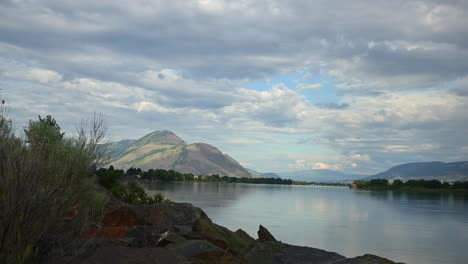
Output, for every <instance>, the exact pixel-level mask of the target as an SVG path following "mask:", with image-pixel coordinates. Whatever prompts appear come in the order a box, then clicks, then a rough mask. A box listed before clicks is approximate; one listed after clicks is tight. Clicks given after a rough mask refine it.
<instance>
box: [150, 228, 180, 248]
mask: <svg viewBox="0 0 468 264" xmlns="http://www.w3.org/2000/svg"><path fill="white" fill-rule="evenodd" d="M184 241H186V239H185V238H183V237H181V236H179V235H177V234H175V233H173V232H171V231H167V232H165V233H164V234H162V235H161V237H160V238H159V240H158V242H157V243H156V246H158V247H165V246H167V245H169V244H177V243H181V242H184Z"/></svg>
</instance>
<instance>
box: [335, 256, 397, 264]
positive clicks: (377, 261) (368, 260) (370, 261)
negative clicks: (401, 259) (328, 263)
mask: <svg viewBox="0 0 468 264" xmlns="http://www.w3.org/2000/svg"><path fill="white" fill-rule="evenodd" d="M395 263H396V262H393V261H391V260H389V259H386V258H382V257H378V256H374V255H370V254H366V255H363V256H359V257H355V258H350V259H345V260H342V261H339V262H337V263H336V264H395Z"/></svg>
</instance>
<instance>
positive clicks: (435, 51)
mask: <svg viewBox="0 0 468 264" xmlns="http://www.w3.org/2000/svg"><path fill="white" fill-rule="evenodd" d="M467 13H468V1H463V0H444V1H442V0H424V1H383V0H353V1H345V2H343V1H338V0H323V1H312V0H310V1H309V0H303V1H300V0H292V1H279V0H278V1H276V0H239V1H215V0H198V1H195V0H184V1H176V0H174V1H153V0H134V1H123V0H100V1H95V0H92V1H91V0H81V1H62V0H60V1H58V0H42V1H35V0H2V1H0V98H2V99H4V100H5V101H6V104H7V106H8V108H9V109H10V112H9V115H10V117H11V118H12V119H13V122H14V125H15V128H16V129H17V131H21V129H22V128H23V127H24V126H25V125H26V124H27V123H28V120H30V119H36V118H37V115H42V116H44V115H48V114H50V115H52V116H53V117H54V118H56V119H57V121H58V123H59V124H60V125H61V127H62V129H63V130H64V131H65V132H67V134H69V135H72V134H73V131H74V130H75V128H76V126H77V125H78V124H79V123H80V120H81V119H86V118H90V117H92V116H93V113H95V112H97V113H102V114H103V115H104V118H105V119H106V121H107V123H108V125H109V132H110V136H111V138H112V140H113V141H118V140H121V139H136V138H140V137H142V136H144V135H145V134H147V133H150V132H152V131H155V130H171V131H173V132H174V133H176V134H177V135H179V136H180V137H181V138H183V139H184V140H185V141H187V142H189V143H194V142H206V143H209V144H212V145H214V146H216V147H218V148H219V149H220V150H221V151H223V152H224V153H228V154H229V155H230V156H232V157H233V158H235V159H236V160H238V161H239V162H240V163H241V164H242V165H244V166H245V167H248V168H252V169H255V170H258V171H261V172H269V171H274V172H282V171H295V170H308V169H334V170H341V171H345V172H349V173H363V174H373V173H377V172H380V171H382V170H386V169H388V168H389V167H391V166H394V165H398V164H401V163H406V162H418V161H435V160H438V161H445V162H452V161H462V160H468V140H467V138H466V137H467V135H468V27H467V26H466V25H468V14H467Z"/></svg>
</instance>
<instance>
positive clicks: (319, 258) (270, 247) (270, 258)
mask: <svg viewBox="0 0 468 264" xmlns="http://www.w3.org/2000/svg"><path fill="white" fill-rule="evenodd" d="M245 259H246V261H247V263H249V264H288V263H291V264H302V263H303V264H306V263H307V264H309V263H316V264H329V263H330V264H331V263H336V262H337V261H340V260H344V259H346V258H345V257H344V256H341V255H339V254H336V253H333V252H328V251H324V250H320V249H315V248H309V247H299V246H291V245H288V244H284V243H281V242H277V241H269V242H263V243H257V244H256V245H255V246H254V247H253V248H252V249H251V250H250V251H249V252H248V253H247V254H246V255H245Z"/></svg>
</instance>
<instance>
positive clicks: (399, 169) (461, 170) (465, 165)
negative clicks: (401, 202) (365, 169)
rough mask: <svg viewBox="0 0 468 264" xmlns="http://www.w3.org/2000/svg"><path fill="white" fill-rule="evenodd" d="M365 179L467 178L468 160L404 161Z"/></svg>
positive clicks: (446, 179) (448, 179) (450, 179)
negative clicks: (446, 161) (447, 161)
mask: <svg viewBox="0 0 468 264" xmlns="http://www.w3.org/2000/svg"><path fill="white" fill-rule="evenodd" d="M367 179H389V180H390V179H404V180H409V179H438V180H445V181H456V180H468V161H461V162H451V163H445V162H440V161H433V162H416V163H406V164H402V165H398V166H395V167H392V168H390V169H389V170H387V171H385V172H381V173H378V174H376V175H373V176H370V177H369V178H367Z"/></svg>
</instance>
